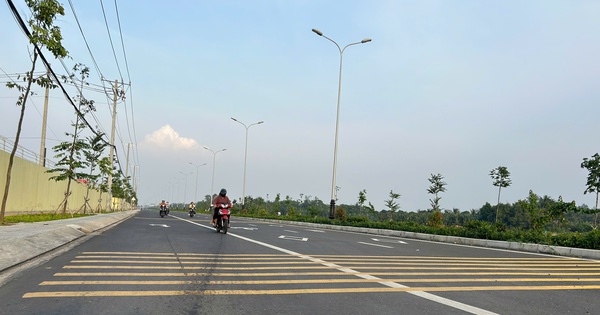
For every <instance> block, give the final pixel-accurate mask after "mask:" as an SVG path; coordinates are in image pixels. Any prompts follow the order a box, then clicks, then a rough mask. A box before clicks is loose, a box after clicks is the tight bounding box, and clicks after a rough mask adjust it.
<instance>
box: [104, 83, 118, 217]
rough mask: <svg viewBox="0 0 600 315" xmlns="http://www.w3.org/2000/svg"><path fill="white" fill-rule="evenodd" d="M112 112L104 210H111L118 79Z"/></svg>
mask: <svg viewBox="0 0 600 315" xmlns="http://www.w3.org/2000/svg"><path fill="white" fill-rule="evenodd" d="M113 93H114V96H113V114H112V129H111V132H110V156H109V160H110V166H109V170H110V171H109V172H108V200H107V206H106V211H110V210H111V208H112V207H111V206H112V172H113V156H114V155H115V121H116V120H117V97H118V96H119V80H115V86H114V88H113Z"/></svg>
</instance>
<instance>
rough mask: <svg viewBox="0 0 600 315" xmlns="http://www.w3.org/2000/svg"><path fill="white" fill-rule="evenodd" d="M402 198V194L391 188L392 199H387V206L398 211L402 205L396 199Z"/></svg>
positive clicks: (393, 210) (392, 210)
mask: <svg viewBox="0 0 600 315" xmlns="http://www.w3.org/2000/svg"><path fill="white" fill-rule="evenodd" d="M398 198H400V194H397V193H394V191H393V190H390V199H388V200H385V206H386V207H387V208H388V209H389V210H390V211H391V212H392V213H394V212H396V211H398V209H400V205H399V204H398V203H397V202H396V199H398Z"/></svg>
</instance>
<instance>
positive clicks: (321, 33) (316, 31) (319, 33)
mask: <svg viewBox="0 0 600 315" xmlns="http://www.w3.org/2000/svg"><path fill="white" fill-rule="evenodd" d="M312 31H313V32H314V33H315V34H317V35H319V36H323V32H321V31H319V30H318V29H316V28H313V29H312Z"/></svg>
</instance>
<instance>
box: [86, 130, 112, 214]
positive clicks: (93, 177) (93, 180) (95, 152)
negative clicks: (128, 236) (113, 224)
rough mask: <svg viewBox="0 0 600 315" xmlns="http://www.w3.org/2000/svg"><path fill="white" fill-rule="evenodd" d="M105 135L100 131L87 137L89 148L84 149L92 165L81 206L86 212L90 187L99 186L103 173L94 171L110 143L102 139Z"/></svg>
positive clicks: (87, 159) (89, 163) (88, 161)
mask: <svg viewBox="0 0 600 315" xmlns="http://www.w3.org/2000/svg"><path fill="white" fill-rule="evenodd" d="M103 136H104V134H103V133H101V132H99V131H98V132H97V133H96V135H94V136H91V137H87V138H86V142H87V149H85V150H84V151H83V154H84V155H85V160H86V161H87V163H88V165H89V166H90V169H89V173H88V175H87V178H88V179H89V182H88V185H87V189H86V192H85V201H84V203H83V206H81V208H83V213H86V210H87V208H88V207H89V193H90V187H92V188H97V187H98V182H97V181H98V179H99V178H100V176H101V175H102V174H101V173H96V174H94V172H95V170H96V167H97V166H98V160H99V159H100V156H101V155H102V153H103V152H104V149H105V148H106V146H107V145H108V143H106V141H104V140H103V139H102V137H103ZM90 208H91V207H90Z"/></svg>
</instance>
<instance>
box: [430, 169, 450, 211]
mask: <svg viewBox="0 0 600 315" xmlns="http://www.w3.org/2000/svg"><path fill="white" fill-rule="evenodd" d="M428 180H429V183H431V186H429V188H427V192H428V193H429V194H432V195H434V198H433V199H429V201H430V202H431V207H432V209H433V211H434V212H436V211H440V199H442V197H440V196H439V193H442V192H445V191H446V187H445V186H446V182H444V176H442V174H439V173H438V174H435V175H434V174H431V177H430V178H429V179H428Z"/></svg>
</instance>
